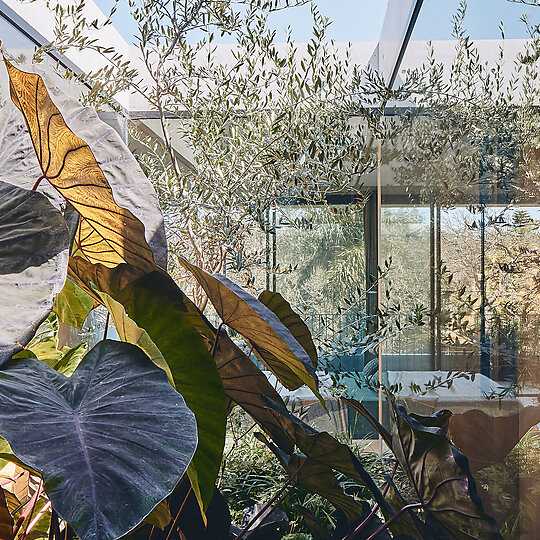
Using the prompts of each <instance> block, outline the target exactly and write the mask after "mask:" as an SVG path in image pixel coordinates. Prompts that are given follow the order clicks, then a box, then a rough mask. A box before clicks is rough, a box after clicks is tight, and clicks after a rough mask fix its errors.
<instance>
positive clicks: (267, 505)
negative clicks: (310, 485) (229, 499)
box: [235, 458, 308, 540]
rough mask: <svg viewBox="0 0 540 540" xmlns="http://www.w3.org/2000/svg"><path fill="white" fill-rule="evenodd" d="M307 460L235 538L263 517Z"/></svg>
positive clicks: (238, 539) (239, 536) (236, 539)
mask: <svg viewBox="0 0 540 540" xmlns="http://www.w3.org/2000/svg"><path fill="white" fill-rule="evenodd" d="M307 462H308V458H306V459H305V461H304V462H303V463H302V465H300V467H298V469H296V471H294V474H292V475H291V477H290V478H289V479H288V480H287V481H286V482H285V484H284V485H283V487H282V488H281V489H280V490H279V491H278V492H277V493H276V494H275V495H274V496H273V497H272V498H271V499H270V500H269V501H268V502H267V503H266V504H265V505H264V506H263V507H262V508H261V510H260V511H259V512H257V514H256V515H255V516H254V517H253V518H252V519H251V520H250V521H249V523H248V524H247V525H246V526H245V527H244V528H243V529H242V530H241V531H240V533H239V534H238V536H237V537H236V538H235V540H240V539H241V538H242V537H243V536H244V534H245V533H246V532H247V531H248V530H249V528H250V527H251V525H253V523H254V522H255V521H257V519H259V517H261V516H262V515H263V514H264V512H266V510H267V509H268V507H269V506H270V505H271V504H273V503H274V502H275V501H276V500H277V499H278V498H279V497H280V496H281V494H282V493H283V492H284V491H285V490H286V489H287V487H288V486H289V484H290V483H291V482H293V481H294V479H295V478H296V476H297V475H298V473H299V472H300V470H301V469H302V467H303V466H304V465H305V464H306V463H307ZM252 532H253V531H252Z"/></svg>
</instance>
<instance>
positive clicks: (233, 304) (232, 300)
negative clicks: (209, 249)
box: [180, 258, 322, 400]
mask: <svg viewBox="0 0 540 540" xmlns="http://www.w3.org/2000/svg"><path fill="white" fill-rule="evenodd" d="M180 263H181V264H182V266H183V267H184V268H185V269H186V270H188V271H189V272H190V273H191V274H192V275H193V276H194V277H195V279H196V280H197V281H198V283H199V284H200V285H201V287H202V288H203V289H204V291H205V292H206V294H207V295H208V297H209V299H210V301H211V302H212V304H213V305H214V308H215V309H216V311H217V312H218V315H219V316H220V317H221V319H222V320H223V322H224V324H226V325H227V326H229V327H230V328H232V329H233V330H236V331H237V332H238V333H239V334H241V335H242V336H243V337H244V338H245V339H246V340H248V341H249V343H251V345H252V346H253V350H254V351H255V353H256V354H257V355H258V357H259V358H260V359H261V361H262V362H263V363H264V364H266V366H267V367H268V368H269V369H270V370H271V371H272V372H273V373H274V374H275V375H276V377H277V378H278V379H279V381H280V382H281V383H282V384H283V385H284V386H285V387H286V388H288V389H289V390H295V389H297V388H299V387H300V386H302V385H304V384H307V386H308V387H309V388H310V389H311V390H312V391H313V392H314V393H315V395H317V396H318V397H319V399H321V400H322V398H321V397H320V395H319V392H318V388H317V386H318V383H317V376H316V374H315V369H314V367H313V363H312V361H311V359H310V358H309V356H308V354H307V352H306V351H305V350H304V348H303V347H302V346H301V345H300V343H298V341H297V340H296V339H295V338H294V336H293V335H292V334H291V332H290V331H289V330H288V329H287V328H286V327H285V325H284V324H283V323H282V322H281V321H280V320H279V319H278V317H277V316H276V315H275V314H274V313H273V312H272V311H270V310H269V309H268V308H267V307H266V306H265V305H264V304H263V303H261V302H259V300H257V298H255V297H254V296H252V295H251V294H249V293H248V292H247V291H245V290H244V289H242V288H241V287H239V286H238V285H236V284H235V283H233V282H232V281H231V280H229V279H227V278H226V277H225V276H222V275H220V274H213V275H212V274H209V273H208V272H205V271H204V270H203V269H202V268H199V267H198V266H195V265H193V264H191V263H189V262H188V261H187V260H186V259H184V258H181V259H180Z"/></svg>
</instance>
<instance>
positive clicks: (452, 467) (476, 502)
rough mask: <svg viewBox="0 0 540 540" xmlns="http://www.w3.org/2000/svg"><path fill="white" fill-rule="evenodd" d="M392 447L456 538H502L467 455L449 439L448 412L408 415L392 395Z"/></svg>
mask: <svg viewBox="0 0 540 540" xmlns="http://www.w3.org/2000/svg"><path fill="white" fill-rule="evenodd" d="M388 400H389V405H390V410H391V415H392V420H393V431H392V449H393V452H394V454H395V456H396V458H397V460H398V461H399V463H400V465H401V467H402V468H403V470H404V471H405V473H406V474H407V476H408V477H409V480H410V482H411V484H412V486H413V487H414V490H415V492H416V495H417V497H418V500H419V501H421V502H422V503H423V508H424V510H426V511H428V512H430V514H431V515H432V516H433V517H435V518H436V519H437V521H439V522H440V523H442V524H443V525H444V526H445V527H446V529H447V530H448V531H449V532H450V533H451V534H452V536H453V537H454V538H456V539H457V540H471V539H475V540H501V538H502V537H501V535H500V533H499V531H498V529H497V525H496V524H495V522H494V521H493V519H491V518H490V517H489V516H488V515H487V514H486V513H485V512H484V510H483V508H482V503H481V501H480V497H479V496H478V493H477V491H476V484H475V481H474V478H473V477H472V475H471V473H470V470H469V463H468V461H467V458H466V457H465V456H464V455H463V454H462V453H461V452H459V451H458V450H457V449H456V448H455V447H454V446H452V444H451V443H450V441H449V440H448V439H447V438H446V429H447V427H448V421H449V418H450V416H451V413H450V411H439V412H438V413H436V414H434V415H431V416H422V415H419V414H409V413H407V410H406V409H405V407H404V406H403V405H401V404H399V403H395V400H394V398H393V397H392V396H391V395H390V394H388Z"/></svg>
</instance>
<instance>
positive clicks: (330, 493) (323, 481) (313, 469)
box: [255, 433, 364, 523]
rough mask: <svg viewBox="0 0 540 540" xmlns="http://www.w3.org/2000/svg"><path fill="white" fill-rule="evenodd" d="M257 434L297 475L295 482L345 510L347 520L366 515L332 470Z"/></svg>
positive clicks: (287, 467) (291, 473)
mask: <svg viewBox="0 0 540 540" xmlns="http://www.w3.org/2000/svg"><path fill="white" fill-rule="evenodd" d="M255 436H256V437H257V438H258V439H259V440H260V441H261V442H263V443H264V444H266V446H268V448H269V449H270V450H271V451H272V452H273V453H274V455H275V456H276V457H277V458H278V459H279V461H280V463H281V464H282V465H283V467H284V468H285V469H286V470H287V472H288V474H289V476H293V475H294V476H295V480H294V482H295V484H296V485H297V486H298V487H301V488H303V489H307V490H308V491H311V492H313V493H317V494H318V495H321V496H322V497H324V498H325V499H327V500H328V501H330V502H331V503H332V504H333V505H335V506H336V507H337V508H339V509H340V510H342V511H343V513H344V514H345V516H346V518H347V521H348V522H349V523H354V522H356V521H359V520H360V518H361V517H362V516H363V515H364V507H363V506H362V504H361V503H360V502H359V501H356V500H355V499H354V498H353V497H351V496H350V495H347V494H346V493H344V492H343V489H342V487H341V486H340V485H339V482H338V481H337V478H336V476H335V474H334V473H333V472H332V470H331V469H330V468H328V467H326V466H325V465H323V464H321V463H317V462H316V461H313V460H311V459H309V458H308V457H306V456H301V455H299V454H294V453H293V454H291V455H289V454H287V453H286V452H284V451H283V450H282V449H281V448H279V447H278V446H276V445H275V444H273V443H271V442H270V441H268V440H267V439H266V437H264V436H263V435H262V434H261V433H256V434H255Z"/></svg>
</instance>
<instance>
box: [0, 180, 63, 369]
mask: <svg viewBox="0 0 540 540" xmlns="http://www.w3.org/2000/svg"><path fill="white" fill-rule="evenodd" d="M68 247H69V235H68V230H67V227H66V224H65V221H64V219H63V218H62V215H61V214H60V212H59V211H58V210H56V208H54V206H52V204H51V203H50V202H49V201H48V200H47V198H46V197H45V196H44V195H42V194H40V193H36V192H34V191H29V190H27V189H23V188H19V187H17V186H14V185H12V184H7V183H5V182H2V181H0V321H1V322H0V367H1V366H3V365H5V364H6V363H7V362H8V361H9V359H10V358H11V357H12V356H13V354H16V353H17V352H18V351H20V350H21V349H22V347H23V346H26V345H27V344H28V343H29V342H30V340H31V338H32V336H33V335H34V333H35V331H36V329H37V327H38V326H39V324H40V323H41V322H42V321H43V319H44V318H45V317H46V316H47V315H48V313H49V311H50V309H51V308H52V306H53V303H54V297H55V295H56V294H57V293H58V292H60V290H61V289H62V286H63V284H64V281H65V279H66V272H67V264H68Z"/></svg>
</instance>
